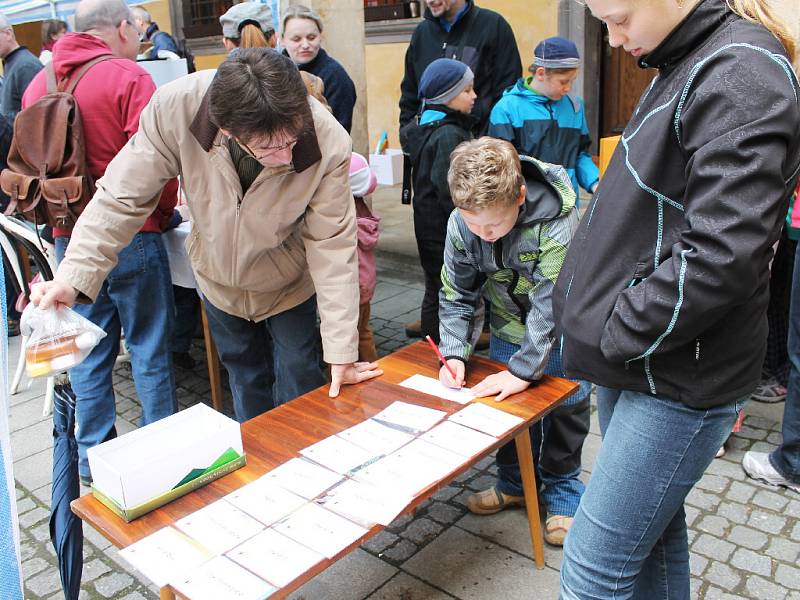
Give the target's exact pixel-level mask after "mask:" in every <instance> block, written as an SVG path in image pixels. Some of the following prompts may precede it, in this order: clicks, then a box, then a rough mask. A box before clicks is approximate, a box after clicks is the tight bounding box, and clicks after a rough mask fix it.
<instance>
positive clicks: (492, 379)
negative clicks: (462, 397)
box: [471, 371, 531, 402]
mask: <svg viewBox="0 0 800 600" xmlns="http://www.w3.org/2000/svg"><path fill="white" fill-rule="evenodd" d="M530 385H531V382H530V381H525V380H524V379H520V378H519V377H517V376H516V375H512V373H511V371H500V372H499V373H495V374H494V375H489V376H488V377H487V378H486V379H484V380H483V381H481V382H480V383H479V384H478V385H476V386H474V387H473V388H472V390H471V391H472V395H473V396H475V397H476V398H485V397H486V396H494V395H495V394H496V395H497V397H496V398H495V399H494V401H495V402H500V401H502V400H505V399H506V398H508V397H509V396H511V395H512V394H517V393H519V392H523V391H525V390H527V389H528V387H529V386H530Z"/></svg>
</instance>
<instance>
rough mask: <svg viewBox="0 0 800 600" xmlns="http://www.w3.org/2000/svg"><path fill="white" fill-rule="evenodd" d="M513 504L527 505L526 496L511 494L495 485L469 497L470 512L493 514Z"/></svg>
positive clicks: (468, 506)
mask: <svg viewBox="0 0 800 600" xmlns="http://www.w3.org/2000/svg"><path fill="white" fill-rule="evenodd" d="M511 506H525V497H524V496H509V495H507V494H504V493H503V492H501V491H500V490H498V489H497V487H495V486H492V487H490V488H489V489H488V490H483V491H482V492H478V493H476V494H472V496H470V497H469V498H467V508H468V509H469V512H471V513H474V514H476V515H493V514H495V513H499V512H500V511H501V510H503V509H505V508H509V507H511Z"/></svg>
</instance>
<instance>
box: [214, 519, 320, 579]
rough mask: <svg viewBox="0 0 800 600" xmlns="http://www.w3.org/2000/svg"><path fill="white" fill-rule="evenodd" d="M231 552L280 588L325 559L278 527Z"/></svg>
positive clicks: (245, 565)
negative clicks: (290, 537) (288, 536)
mask: <svg viewBox="0 0 800 600" xmlns="http://www.w3.org/2000/svg"><path fill="white" fill-rule="evenodd" d="M227 556H228V558H231V559H233V560H235V561H236V562H237V563H239V564H240V565H242V566H243V567H246V568H247V569H250V570H251V571H252V572H253V573H255V574H256V575H258V576H259V577H262V578H264V579H266V580H267V581H268V582H270V583H271V584H272V585H274V586H276V587H279V588H282V587H286V586H287V585H289V584H290V583H291V582H292V581H294V580H295V579H297V578H298V577H300V575H302V574H303V573H305V572H306V571H308V570H309V569H311V568H312V567H313V566H314V565H316V564H317V563H320V562H322V561H323V560H325V557H324V556H322V555H321V554H319V553H318V552H314V551H313V550H311V549H310V548H306V547H305V546H303V545H302V544H298V543H297V542H295V541H294V540H291V539H289V538H287V537H286V536H285V535H282V534H280V533H278V532H277V531H275V530H274V529H265V530H264V531H262V532H261V533H259V534H258V535H256V536H255V537H252V538H250V539H249V540H247V541H246V542H245V543H244V544H242V545H241V546H237V547H236V548H234V549H233V550H231V551H230V552H228V554H227Z"/></svg>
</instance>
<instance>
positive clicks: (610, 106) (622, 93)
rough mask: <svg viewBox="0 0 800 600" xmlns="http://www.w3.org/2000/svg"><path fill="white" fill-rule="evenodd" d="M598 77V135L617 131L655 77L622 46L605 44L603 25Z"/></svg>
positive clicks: (620, 131)
mask: <svg viewBox="0 0 800 600" xmlns="http://www.w3.org/2000/svg"><path fill="white" fill-rule="evenodd" d="M602 43H603V46H602V48H603V57H602V61H601V80H600V105H601V109H600V110H601V112H600V137H608V136H612V135H619V134H620V133H622V130H623V129H625V125H626V124H627V123H628V120H629V119H630V118H631V115H632V114H633V109H634V108H636V103H637V102H638V101H639V97H640V96H641V95H642V92H644V90H645V88H646V87H647V86H648V85H649V84H650V81H651V80H652V79H653V77H655V75H656V72H657V71H656V70H655V69H640V68H639V66H638V65H637V64H636V59H635V58H633V57H632V56H631V55H630V54H628V53H627V52H625V51H624V50H623V49H622V48H612V47H611V46H609V45H608V34H607V31H606V30H605V29H603V42H602Z"/></svg>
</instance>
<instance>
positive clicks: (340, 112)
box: [325, 69, 356, 133]
mask: <svg viewBox="0 0 800 600" xmlns="http://www.w3.org/2000/svg"><path fill="white" fill-rule="evenodd" d="M325 99H326V100H327V101H328V104H329V105H330V107H331V111H333V116H334V117H336V120H337V121H339V123H340V124H341V125H342V127H344V128H345V129H346V130H347V133H350V129H351V128H352V127H353V107H354V106H355V104H356V86H355V84H353V80H352V79H350V75H348V74H347V71H345V70H344V69H337V72H336V84H335V85H331V86H330V87H329V86H325Z"/></svg>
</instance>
